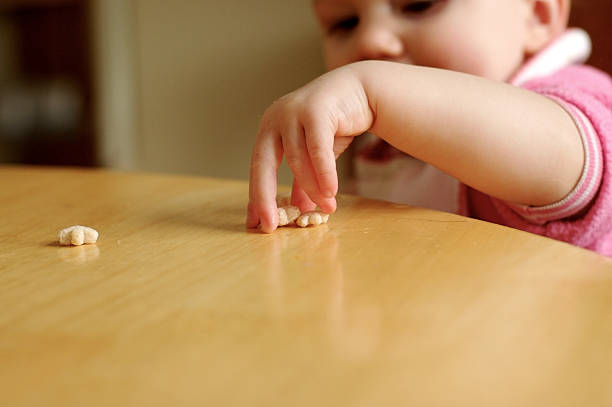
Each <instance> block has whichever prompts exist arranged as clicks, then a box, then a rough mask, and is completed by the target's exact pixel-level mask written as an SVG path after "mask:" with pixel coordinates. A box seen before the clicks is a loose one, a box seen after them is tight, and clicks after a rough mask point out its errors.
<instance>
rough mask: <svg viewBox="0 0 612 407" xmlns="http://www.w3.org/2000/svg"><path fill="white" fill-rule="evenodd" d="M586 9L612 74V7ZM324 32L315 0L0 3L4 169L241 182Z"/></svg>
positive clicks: (311, 65) (578, 19) (319, 68)
mask: <svg viewBox="0 0 612 407" xmlns="http://www.w3.org/2000/svg"><path fill="white" fill-rule="evenodd" d="M576 4H577V5H576V10H575V12H574V15H573V16H572V24H573V25H579V26H583V27H585V28H587V30H588V31H589V32H590V33H591V34H592V36H593V40H594V44H595V47H594V50H595V51H594V54H593V58H592V59H591V62H592V63H593V64H595V65H597V66H599V67H602V68H604V69H606V70H608V72H612V41H611V40H610V38H611V37H612V36H611V35H610V34H611V33H612V30H611V27H610V24H609V21H610V18H611V17H612V1H610V0H589V1H584V2H577V3H576ZM318 36H319V33H318V30H317V27H316V23H315V20H314V17H313V15H312V12H311V9H310V0H265V1H261V2H248V1H245V0H223V1H210V0H173V1H168V0H0V163H8V162H21V163H32V164H61V165H85V166H97V165H100V166H108V167H112V168H117V169H127V170H145V171H157V172H175V173H189V174H198V175H208V176H219V177H226V178H242V179H245V178H246V177H247V176H248V168H249V156H250V151H251V147H252V144H253V141H254V137H255V134H256V131H257V125H258V122H259V118H260V117H261V114H262V113H263V111H264V110H265V108H266V107H267V106H268V105H269V104H270V103H271V102H272V101H273V100H274V99H276V98H278V97H279V96H281V95H283V94H285V93H287V92H289V91H292V90H294V89H295V88H296V87H298V86H300V85H302V84H304V83H306V82H308V81H309V80H311V79H313V78H314V77H316V76H318V75H319V74H320V73H322V72H323V70H324V69H323V61H322V58H321V54H320V48H319V38H318ZM341 166H343V167H346V163H345V162H343V163H341ZM280 180H281V182H284V183H287V182H289V180H290V177H289V173H288V170H287V168H286V167H283V170H282V173H281V176H280Z"/></svg>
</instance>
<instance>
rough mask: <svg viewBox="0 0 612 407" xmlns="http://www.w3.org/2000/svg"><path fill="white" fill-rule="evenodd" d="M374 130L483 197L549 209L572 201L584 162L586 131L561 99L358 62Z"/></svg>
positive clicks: (465, 78)
mask: <svg viewBox="0 0 612 407" xmlns="http://www.w3.org/2000/svg"><path fill="white" fill-rule="evenodd" d="M351 69H354V70H355V73H356V75H358V77H359V78H360V80H361V82H362V84H363V86H364V89H365V92H366V94H367V97H368V101H369V104H370V107H371V110H372V112H373V114H374V122H373V124H372V128H371V131H372V132H373V133H374V134H376V135H377V136H379V137H381V138H383V139H384V140H386V141H387V142H389V143H390V144H391V145H393V146H395V147H396V148H399V149H400V150H402V151H405V152H406V153H408V154H410V155H412V156H414V157H416V158H418V159H421V160H423V161H426V162H428V163H430V164H432V165H434V166H436V167H438V168H440V169H441V170H443V171H445V172H447V173H449V174H450V175H452V176H454V177H456V178H457V179H459V180H460V181H462V182H463V183H465V184H468V185H470V186H472V187H474V188H476V189H478V190H480V191H482V192H485V193H487V194H489V195H492V196H494V197H497V198H499V199H503V200H507V201H510V202H515V203H521V204H528V205H546V204H550V203H553V202H557V201H559V200H560V199H562V198H563V197H565V196H566V195H567V194H568V193H569V192H570V191H571V190H572V189H573V188H574V186H575V185H576V183H577V181H578V179H579V178H580V175H581V172H582V167H583V165H584V152H583V147H582V142H581V139H580V134H579V132H578V129H577V127H576V126H575V124H574V122H573V120H572V119H571V117H570V116H569V114H568V113H566V112H565V110H564V109H563V108H562V107H561V106H560V105H558V104H557V103H555V102H554V101H552V100H550V99H548V98H546V97H543V96H541V95H538V94H535V93H533V92H529V91H527V90H523V89H520V88H516V87H513V86H511V85H507V84H503V83H498V82H493V81H489V80H486V79H482V78H479V77H475V76H471V75H466V74H461V73H456V72H451V71H445V70H440V69H433V68H424V67H418V66H409V65H402V64H396V63H390V62H382V61H364V62H359V63H356V64H353V65H352V66H351Z"/></svg>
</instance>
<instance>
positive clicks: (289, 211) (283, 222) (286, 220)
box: [278, 205, 300, 226]
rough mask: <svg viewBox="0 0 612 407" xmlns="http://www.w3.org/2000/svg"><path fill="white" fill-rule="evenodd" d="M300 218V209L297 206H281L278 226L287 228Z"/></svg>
mask: <svg viewBox="0 0 612 407" xmlns="http://www.w3.org/2000/svg"><path fill="white" fill-rule="evenodd" d="M298 216H300V209H299V208H298V207H297V206H293V205H285V206H281V207H280V208H278V226H287V225H289V224H291V223H293V222H294V221H295V220H296V219H297V218H298Z"/></svg>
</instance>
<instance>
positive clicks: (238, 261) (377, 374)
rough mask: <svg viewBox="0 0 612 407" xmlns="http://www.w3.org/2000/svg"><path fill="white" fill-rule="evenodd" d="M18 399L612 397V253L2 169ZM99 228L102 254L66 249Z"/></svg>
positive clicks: (232, 186) (208, 183) (146, 183)
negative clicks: (264, 220)
mask: <svg viewBox="0 0 612 407" xmlns="http://www.w3.org/2000/svg"><path fill="white" fill-rule="evenodd" d="M0 185H1V186H2V190H1V192H0V211H1V212H0V214H1V223H0V239H1V246H0V405H2V406H42V405H44V406H101V405H104V406H177V405H178V406H191V405H193V406H308V407H311V406H400V405H402V406H403V405H410V406H471V407H472V406H513V407H514V406H556V407H558V406H612V262H611V261H610V260H608V259H606V258H604V257H601V256H599V255H597V254H595V253H592V252H588V251H586V250H582V249H578V248H575V247H572V246H569V245H567V244H563V243H559V242H555V241H552V240H548V239H545V238H541V237H537V236H533V235H529V234H527V233H523V232H520V231H516V230H511V229H508V228H504V227H500V226H496V225H492V224H488V223H484V222H480V221H475V220H471V219H466V218H462V217H459V216H455V215H450V214H444V213H440V212H435V211H430V210H423V209H416V208H410V207H405V206H399V205H393V204H388V203H381V202H376V201H371V200H366V199H361V198H357V197H349V196H345V197H341V198H340V200H339V210H338V212H337V213H336V214H335V215H333V216H332V218H331V220H330V223H329V224H328V225H325V226H319V227H316V228H308V229H297V228H288V229H284V230H279V231H278V232H276V233H274V234H272V235H263V234H259V233H256V232H252V231H251V232H248V231H246V230H245V228H244V223H243V222H244V216H245V205H246V199H247V190H248V186H247V184H246V183H244V182H235V181H224V180H214V179H206V178H197V177H178V176H163V175H145V174H124V173H116V172H107V171H98V170H78V169H52V168H27V167H11V166H8V167H0ZM73 224H83V225H88V226H92V227H94V228H96V229H98V230H99V231H100V239H99V241H98V243H97V244H96V245H94V246H80V247H60V246H58V244H57V238H56V233H57V232H58V231H59V230H60V229H61V228H63V227H66V226H69V225H73Z"/></svg>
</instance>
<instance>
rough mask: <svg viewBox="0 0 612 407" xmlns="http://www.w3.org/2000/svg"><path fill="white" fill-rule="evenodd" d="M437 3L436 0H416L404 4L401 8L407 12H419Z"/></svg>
mask: <svg viewBox="0 0 612 407" xmlns="http://www.w3.org/2000/svg"><path fill="white" fill-rule="evenodd" d="M435 3H436V1H435V0H430V1H425V0H414V1H410V2H408V3H405V4H404V5H402V6H401V10H402V12H403V13H407V14H419V13H423V12H425V11H427V10H429V9H430V8H431V7H432V6H433V5H434V4H435Z"/></svg>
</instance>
